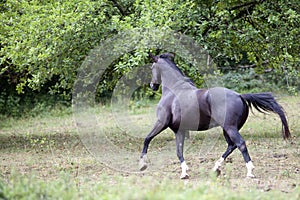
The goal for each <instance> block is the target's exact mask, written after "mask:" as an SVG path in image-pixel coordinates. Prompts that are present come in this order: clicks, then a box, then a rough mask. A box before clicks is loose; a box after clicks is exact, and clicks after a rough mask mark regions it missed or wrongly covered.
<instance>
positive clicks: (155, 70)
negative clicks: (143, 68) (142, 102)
mask: <svg viewBox="0 0 300 200" xmlns="http://www.w3.org/2000/svg"><path fill="white" fill-rule="evenodd" d="M149 56H150V58H151V59H152V61H153V65H152V67H151V70H152V79H151V83H150V87H151V89H152V90H154V91H157V90H158V88H159V85H160V84H161V70H160V67H159V66H160V65H162V64H165V62H164V61H163V59H164V58H168V59H170V60H173V58H174V54H171V53H166V54H162V55H160V56H154V55H152V54H151V53H149ZM160 58H163V59H160Z"/></svg>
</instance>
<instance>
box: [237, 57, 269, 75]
mask: <svg viewBox="0 0 300 200" xmlns="http://www.w3.org/2000/svg"><path fill="white" fill-rule="evenodd" d="M268 63H269V60H265V61H263V62H262V65H263V66H266V65H267V64H268ZM237 67H238V68H241V69H250V68H255V67H257V64H252V65H237ZM269 71H270V70H265V72H269ZM271 71H272V70H271Z"/></svg>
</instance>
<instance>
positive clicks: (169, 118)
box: [139, 53, 291, 179]
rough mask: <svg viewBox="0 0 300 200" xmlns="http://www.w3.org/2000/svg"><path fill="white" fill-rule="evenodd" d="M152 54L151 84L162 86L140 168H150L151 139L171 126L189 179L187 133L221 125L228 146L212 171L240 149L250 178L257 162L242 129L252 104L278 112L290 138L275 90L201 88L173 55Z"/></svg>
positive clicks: (284, 129)
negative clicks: (259, 91) (178, 64)
mask: <svg viewBox="0 0 300 200" xmlns="http://www.w3.org/2000/svg"><path fill="white" fill-rule="evenodd" d="M149 56H150V57H151V59H152V61H153V65H152V67H151V70H152V80H151V83H150V87H151V89H152V90H154V91H157V90H158V89H159V86H160V85H161V86H162V95H161V99H160V101H159V103H158V105H157V108H156V115H157V121H156V122H155V124H154V127H153V129H152V130H151V131H150V133H149V134H148V135H147V136H146V137H145V139H144V146H143V149H142V153H141V156H140V161H139V169H140V170H141V171H144V170H145V169H146V168H147V167H148V164H147V150H148V146H149V144H150V142H151V140H152V139H153V138H154V137H155V136H157V135H158V134H159V133H161V132H162V131H163V130H165V129H166V128H170V129H171V130H172V131H173V132H174V133H175V138H176V152H177V157H178V159H179V161H180V166H181V175H180V178H181V179H188V178H189V175H188V173H187V170H188V169H189V168H188V166H187V164H186V162H185V159H184V156H183V149H184V140H185V133H186V132H187V131H190V130H191V131H205V130H208V129H210V128H213V127H217V126H220V127H221V128H222V129H223V135H224V137H225V140H226V142H227V144H228V146H227V149H226V151H225V152H224V154H223V155H222V156H221V157H220V158H219V159H218V160H217V161H216V162H215V165H214V167H213V171H215V172H218V173H219V172H220V168H221V164H222V162H223V161H224V160H225V159H226V158H227V157H228V156H229V155H230V154H231V153H232V152H233V151H234V150H235V149H236V148H238V149H239V150H240V152H241V153H242V156H243V158H244V161H245V163H246V169H247V177H255V176H254V175H253V173H252V171H253V169H254V165H253V163H252V160H251V158H250V156H249V153H248V150H247V146H246V143H245V140H244V139H243V137H242V136H241V134H240V132H239V130H240V129H241V128H242V126H243V125H244V123H245V122H246V120H247V118H248V114H249V108H250V109H251V110H252V108H253V107H254V108H255V109H256V110H258V111H259V112H263V113H266V112H267V113H268V112H273V113H275V114H278V116H279V117H280V119H281V122H282V136H283V138H284V139H288V138H290V137H291V134H290V130H289V126H288V122H287V119H286V116H285V113H284V111H283V108H282V107H281V105H279V104H278V103H277V102H276V100H275V98H274V96H273V95H272V93H269V92H265V93H249V94H239V93H237V92H235V91H233V90H230V89H227V88H224V87H214V88H209V89H198V88H197V87H196V86H195V85H194V83H193V82H192V81H191V79H189V78H188V77H186V76H185V75H184V73H183V72H182V71H181V70H180V69H179V68H178V67H177V65H176V64H175V63H174V54H171V53H165V54H161V55H158V56H154V55H152V54H151V53H149Z"/></svg>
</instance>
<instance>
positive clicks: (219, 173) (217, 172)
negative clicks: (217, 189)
mask: <svg viewBox="0 0 300 200" xmlns="http://www.w3.org/2000/svg"><path fill="white" fill-rule="evenodd" d="M215 173H216V176H217V177H218V176H220V175H221V170H220V169H216V170H215Z"/></svg>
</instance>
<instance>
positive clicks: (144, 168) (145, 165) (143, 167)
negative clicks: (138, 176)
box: [140, 163, 148, 171]
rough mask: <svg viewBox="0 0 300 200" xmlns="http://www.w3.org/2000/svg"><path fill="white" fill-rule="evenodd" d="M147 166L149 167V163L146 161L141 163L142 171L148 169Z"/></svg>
mask: <svg viewBox="0 0 300 200" xmlns="http://www.w3.org/2000/svg"><path fill="white" fill-rule="evenodd" d="M147 167H148V165H147V164H146V163H144V164H143V165H140V171H144V170H146V169H147Z"/></svg>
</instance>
